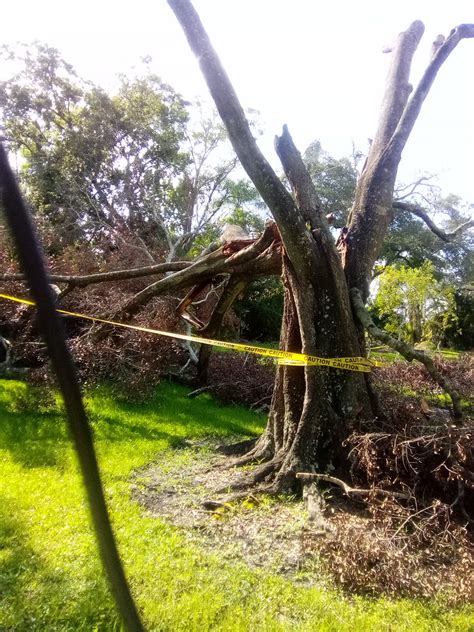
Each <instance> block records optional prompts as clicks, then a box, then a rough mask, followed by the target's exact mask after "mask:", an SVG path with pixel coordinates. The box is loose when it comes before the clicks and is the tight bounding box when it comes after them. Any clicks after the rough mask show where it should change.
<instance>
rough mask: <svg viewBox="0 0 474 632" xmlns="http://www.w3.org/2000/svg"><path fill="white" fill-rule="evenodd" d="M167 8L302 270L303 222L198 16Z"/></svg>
mask: <svg viewBox="0 0 474 632" xmlns="http://www.w3.org/2000/svg"><path fill="white" fill-rule="evenodd" d="M168 4H169V5H170V7H171V9H172V10H173V11H174V13H175V15H176V17H177V19H178V21H179V22H180V24H181V26H182V28H183V30H184V32H185V34H186V37H187V39H188V42H189V45H190V47H191V49H192V51H193V52H194V54H195V55H196V57H197V58H198V59H199V64H200V67H201V70H202V73H203V75H204V77H205V79H206V82H207V85H208V88H209V91H210V93H211V95H212V98H213V99H214V102H215V104H216V107H217V110H218V112H219V114H220V116H221V118H222V121H223V122H224V125H225V126H226V129H227V132H228V134H229V138H230V141H231V143H232V146H233V148H234V150H235V153H236V154H237V156H238V158H239V160H240V162H241V164H242V166H243V168H244V169H245V171H246V172H247V174H248V176H249V177H250V179H251V180H252V182H253V183H254V185H255V187H256V189H257V191H258V192H259V193H260V195H261V196H262V198H263V200H264V201H265V203H266V204H267V206H268V207H269V209H270V211H271V212H272V214H273V216H274V218H275V220H276V222H277V223H278V227H279V229H280V232H281V236H282V240H283V243H284V245H285V249H286V251H287V253H288V256H289V258H290V260H291V261H292V263H293V265H294V266H295V268H301V269H302V268H304V258H305V256H306V255H307V254H308V252H309V251H310V249H311V244H310V239H309V235H308V233H307V231H306V230H305V222H304V220H303V218H302V217H301V214H300V213H299V212H298V210H297V208H296V206H295V204H294V202H293V199H292V197H291V195H290V194H289V193H288V191H287V190H286V189H285V187H284V186H283V184H282V183H281V181H280V180H279V178H278V177H277V175H276V174H275V172H274V171H273V169H272V167H271V166H270V164H269V163H268V161H267V160H266V159H265V157H264V156H263V154H262V153H261V151H260V149H259V148H258V146H257V143H256V142H255V139H254V138H253V136H252V132H251V130H250V126H249V123H248V121H247V118H246V116H245V113H244V110H243V108H242V106H241V105H240V102H239V99H238V97H237V95H236V93H235V90H234V88H233V86H232V84H231V82H230V80H229V78H228V76H227V73H226V72H225V70H224V68H223V66H222V64H221V62H220V60H219V58H218V56H217V53H216V52H215V50H214V48H213V47H212V44H211V42H210V40H209V37H208V35H207V33H206V31H205V30H204V27H203V25H202V23H201V20H200V19H199V16H198V14H197V13H196V11H195V9H194V7H193V5H192V4H191V2H190V1H189V0H168ZM237 44H238V42H237V40H236V45H237Z"/></svg>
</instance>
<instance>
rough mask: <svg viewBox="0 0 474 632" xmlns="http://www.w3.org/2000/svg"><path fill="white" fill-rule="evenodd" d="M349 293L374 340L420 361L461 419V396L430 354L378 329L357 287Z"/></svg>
mask: <svg viewBox="0 0 474 632" xmlns="http://www.w3.org/2000/svg"><path fill="white" fill-rule="evenodd" d="M350 295H351V300H352V307H353V308H354V312H355V315H356V317H357V319H358V320H359V322H360V324H361V325H362V327H363V328H364V329H366V330H367V331H368V332H369V333H370V334H371V336H373V337H374V338H375V339H376V340H380V342H383V343H384V344H386V345H388V346H389V347H391V348H392V349H395V351H398V353H400V354H401V355H402V356H403V357H404V358H405V359H406V360H408V362H412V360H418V362H421V363H422V364H423V365H424V366H425V368H426V370H427V371H428V373H429V374H430V376H431V377H432V378H433V380H434V381H435V382H436V383H437V384H438V385H439V386H440V387H441V388H442V389H443V391H445V393H447V394H448V395H449V397H450V398H451V402H452V405H453V414H454V418H455V419H456V420H458V421H459V420H461V419H462V417H463V412H462V406H461V397H460V395H459V393H458V392H457V391H456V389H455V388H454V387H453V386H452V385H451V383H450V382H449V381H448V380H447V379H446V378H445V377H444V376H443V375H442V374H441V373H440V371H438V369H437V368H436V366H435V364H434V362H433V360H432V359H431V358H430V356H429V355H427V354H426V353H424V352H423V351H418V350H417V349H414V348H413V347H411V346H410V345H409V344H407V343H406V342H403V341H402V340H397V339H396V338H393V337H392V336H390V334H388V333H387V332H386V331H383V330H382V329H379V327H377V325H375V323H374V321H373V320H372V318H371V317H370V314H369V312H368V311H367V310H366V308H365V305H364V302H363V300H362V296H361V294H360V291H359V290H358V289H357V288H352V289H351V290H350Z"/></svg>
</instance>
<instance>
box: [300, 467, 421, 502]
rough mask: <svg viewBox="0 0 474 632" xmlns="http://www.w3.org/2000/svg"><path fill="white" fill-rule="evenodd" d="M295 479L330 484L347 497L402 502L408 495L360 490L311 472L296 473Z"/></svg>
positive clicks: (378, 490)
mask: <svg viewBox="0 0 474 632" xmlns="http://www.w3.org/2000/svg"><path fill="white" fill-rule="evenodd" d="M296 478H299V479H301V480H303V481H324V482H326V483H332V484H333V485H338V486H339V487H341V488H342V489H343V490H344V493H345V494H346V495H347V496H349V495H352V496H369V495H371V494H372V495H374V494H375V495H377V496H380V495H382V496H390V497H391V498H401V499H403V500H409V499H410V495H409V494H404V493H403V492H393V491H390V490H388V489H379V488H378V487H374V488H372V489H360V488H359V487H350V485H348V484H347V483H345V482H344V481H342V480H341V479H340V478H336V477H335V476H330V475H329V474H313V473H312V472H298V473H297V474H296Z"/></svg>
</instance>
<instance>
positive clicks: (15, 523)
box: [0, 497, 120, 632]
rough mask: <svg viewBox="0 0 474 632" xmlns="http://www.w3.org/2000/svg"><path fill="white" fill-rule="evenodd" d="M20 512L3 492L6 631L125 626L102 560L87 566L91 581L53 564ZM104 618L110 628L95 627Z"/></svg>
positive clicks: (0, 605)
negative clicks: (103, 572) (37, 547)
mask: <svg viewBox="0 0 474 632" xmlns="http://www.w3.org/2000/svg"><path fill="white" fill-rule="evenodd" d="M16 514H17V512H16V511H15V506H14V505H13V503H12V502H11V501H10V500H9V499H5V498H1V497H0V630H9V631H10V632H13V631H15V632H19V631H22V632H23V631H25V632H26V631H28V632H30V631H39V630H42V631H43V630H45V629H47V630H49V631H54V630H92V629H104V630H105V629H107V630H119V629H120V627H119V624H118V619H117V615H116V614H115V611H114V608H113V605H112V602H111V599H110V596H109V594H108V590H107V586H106V583H105V580H104V579H103V578H102V576H101V571H100V568H99V566H98V564H97V563H93V564H91V567H90V568H88V569H86V572H85V574H86V575H87V576H88V577H87V578H86V580H85V581H84V578H75V577H71V576H70V575H69V574H68V573H67V572H65V571H58V570H57V569H56V568H55V569H51V568H48V565H47V564H46V563H45V561H44V559H42V558H41V556H40V555H39V554H38V553H37V552H36V551H35V549H34V548H33V546H32V545H31V544H30V542H29V541H28V537H27V533H26V528H25V526H24V525H22V523H21V521H20V520H19V519H18V517H17V516H16ZM94 567H95V568H94ZM78 579H79V582H81V580H82V585H81V586H80V588H79V589H78V581H77V580H78ZM88 586H90V589H89V590H88V589H87V588H88ZM99 604H100V605H99ZM98 620H99V621H101V623H103V624H104V627H100V628H99V627H95V626H96V625H97V622H98ZM45 626H47V627H45Z"/></svg>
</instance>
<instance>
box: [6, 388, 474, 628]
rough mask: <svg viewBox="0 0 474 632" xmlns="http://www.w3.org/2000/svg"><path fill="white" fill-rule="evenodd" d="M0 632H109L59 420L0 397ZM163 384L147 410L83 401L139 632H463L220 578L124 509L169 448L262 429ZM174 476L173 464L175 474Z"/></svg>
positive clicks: (279, 587)
mask: <svg viewBox="0 0 474 632" xmlns="http://www.w3.org/2000/svg"><path fill="white" fill-rule="evenodd" d="M0 386H1V391H0V412H1V417H2V424H1V425H0V470H1V477H2V487H1V492H0V495H1V501H0V542H1V544H0V629H2V630H11V631H12V632H23V631H24V632H26V631H28V632H40V631H41V632H43V630H48V631H52V632H54V631H56V632H59V631H61V632H64V631H66V630H68V631H69V630H71V631H72V630H74V631H83V632H86V631H87V632H89V631H90V630H100V631H103V632H106V631H107V632H109V631H110V632H113V631H114V630H116V631H117V632H118V631H119V630H120V629H121V626H120V623H119V621H118V618H117V615H116V613H115V611H114V608H113V604H112V602H111V599H110V595H109V592H108V590H107V586H106V582H105V579H104V577H103V574H102V570H101V566H100V562H99V559H98V555H97V551H96V546H95V542H94V539H93V536H92V530H91V526H90V522H89V518H88V515H87V511H86V506H85V502H84V493H83V489H82V485H81V482H80V477H79V473H78V468H77V464H76V460H75V457H74V455H73V452H72V449H71V446H70V442H69V440H68V438H67V436H66V433H65V424H64V419H63V417H62V415H61V414H60V412H59V409H58V408H55V407H52V408H51V409H50V410H49V411H48V412H46V411H45V412H42V413H39V412H38V411H37V410H36V409H35V407H34V406H33V407H32V408H30V409H29V410H23V412H22V413H18V412H13V411H12V410H11V407H10V402H11V399H12V398H14V399H15V400H18V399H20V398H21V393H22V392H23V391H24V390H25V389H26V387H25V385H23V384H21V383H19V382H13V381H8V382H7V381H2V382H1V383H0ZM200 400H201V398H200V399H198V400H196V399H195V400H189V399H187V398H186V389H184V388H182V387H177V386H173V385H169V384H163V385H162V386H161V387H160V389H159V390H158V392H157V393H156V396H155V397H154V398H152V399H151V400H150V401H149V402H147V403H145V404H128V403H127V402H124V401H121V402H117V401H114V400H113V398H112V397H111V395H110V393H109V391H108V390H107V389H103V388H102V389H98V390H97V391H95V392H93V393H91V394H90V395H89V396H88V397H87V406H88V409H89V412H90V416H91V420H92V423H93V427H94V435H95V441H96V445H97V448H98V452H99V462H100V466H101V472H102V476H103V480H104V484H105V490H106V496H107V501H108V505H109V507H110V511H111V514H112V519H113V523H114V529H115V532H116V534H117V537H118V541H119V546H120V551H121V554H122V555H123V558H124V562H125V567H126V570H127V573H128V575H129V577H130V580H131V585H132V590H133V592H134V594H135V595H136V597H137V601H138V605H139V608H140V610H141V612H142V615H143V618H144V622H145V625H146V628H147V629H148V630H163V631H170V632H171V631H173V632H176V631H180V630H182V631H183V632H184V631H185V630H186V631H188V630H196V631H197V630H199V631H206V630H217V629H219V630H235V631H237V630H250V629H252V630H261V631H267V630H275V631H276V630H281V631H283V630H289V629H292V630H301V631H303V630H307V631H309V630H327V631H331V630H332V631H334V632H336V631H337V632H340V631H345V630H346V631H349V630H351V631H353V632H357V631H362V630H363V631H364V632H366V631H369V630H374V631H375V630H377V631H384V630H385V631H387V632H388V631H389V630H395V629H396V630H397V631H398V630H399V631H403V630H406V631H408V630H414V629H416V630H417V631H418V630H419V631H421V632H423V631H426V632H428V630H429V631H430V632H436V631H439V632H441V630H448V629H449V630H453V632H454V631H459V632H461V631H464V630H467V629H468V627H469V621H470V617H471V616H472V608H465V609H458V610H452V611H450V610H447V609H445V608H443V606H442V605H440V604H436V603H422V602H417V601H410V600H401V601H394V600H388V599H365V598H362V597H356V598H352V599H348V598H346V597H344V596H343V595H342V594H340V593H338V592H336V591H333V590H330V589H328V588H326V587H324V586H316V587H313V588H306V587H304V586H298V585H295V584H294V583H292V582H290V581H288V580H286V579H285V578H283V577H277V576H274V575H272V574H270V573H269V572H265V571H264V570H262V571H257V570H251V569H249V568H247V567H246V566H244V565H243V564H235V565H231V564H230V563H228V562H227V561H226V560H223V559H220V558H218V557H217V556H216V555H209V554H207V553H205V552H204V551H202V550H200V549H199V548H198V547H197V545H196V544H195V543H193V541H192V539H190V538H187V537H186V536H185V535H184V534H183V533H182V532H180V530H178V529H177V528H174V527H171V526H169V525H167V524H166V523H164V522H162V521H161V520H159V519H157V518H154V517H152V516H150V515H147V514H146V513H145V512H144V511H143V509H142V508H141V507H140V506H139V505H138V504H137V503H135V502H133V501H132V500H131V498H130V486H131V482H132V481H131V477H132V473H133V471H134V470H136V469H137V468H140V467H141V466H143V465H146V464H148V463H149V462H151V461H152V460H154V459H162V458H163V456H164V454H165V452H164V450H166V449H167V448H171V447H174V448H175V449H176V450H177V451H178V452H179V446H180V444H181V443H182V441H183V440H185V439H198V438H201V439H202V438H203V437H206V436H209V435H212V436H225V435H229V434H231V435H234V434H236V433H238V434H244V435H247V436H248V435H249V434H254V433H256V432H258V431H259V430H260V429H261V428H262V427H263V424H264V419H263V417H261V416H258V415H256V414H255V413H251V412H249V411H246V410H242V409H239V408H235V407H222V406H218V405H217V404H216V403H214V402H213V401H212V400H211V399H210V398H209V397H205V398H204V399H203V400H202V401H200ZM183 463H184V462H183Z"/></svg>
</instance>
